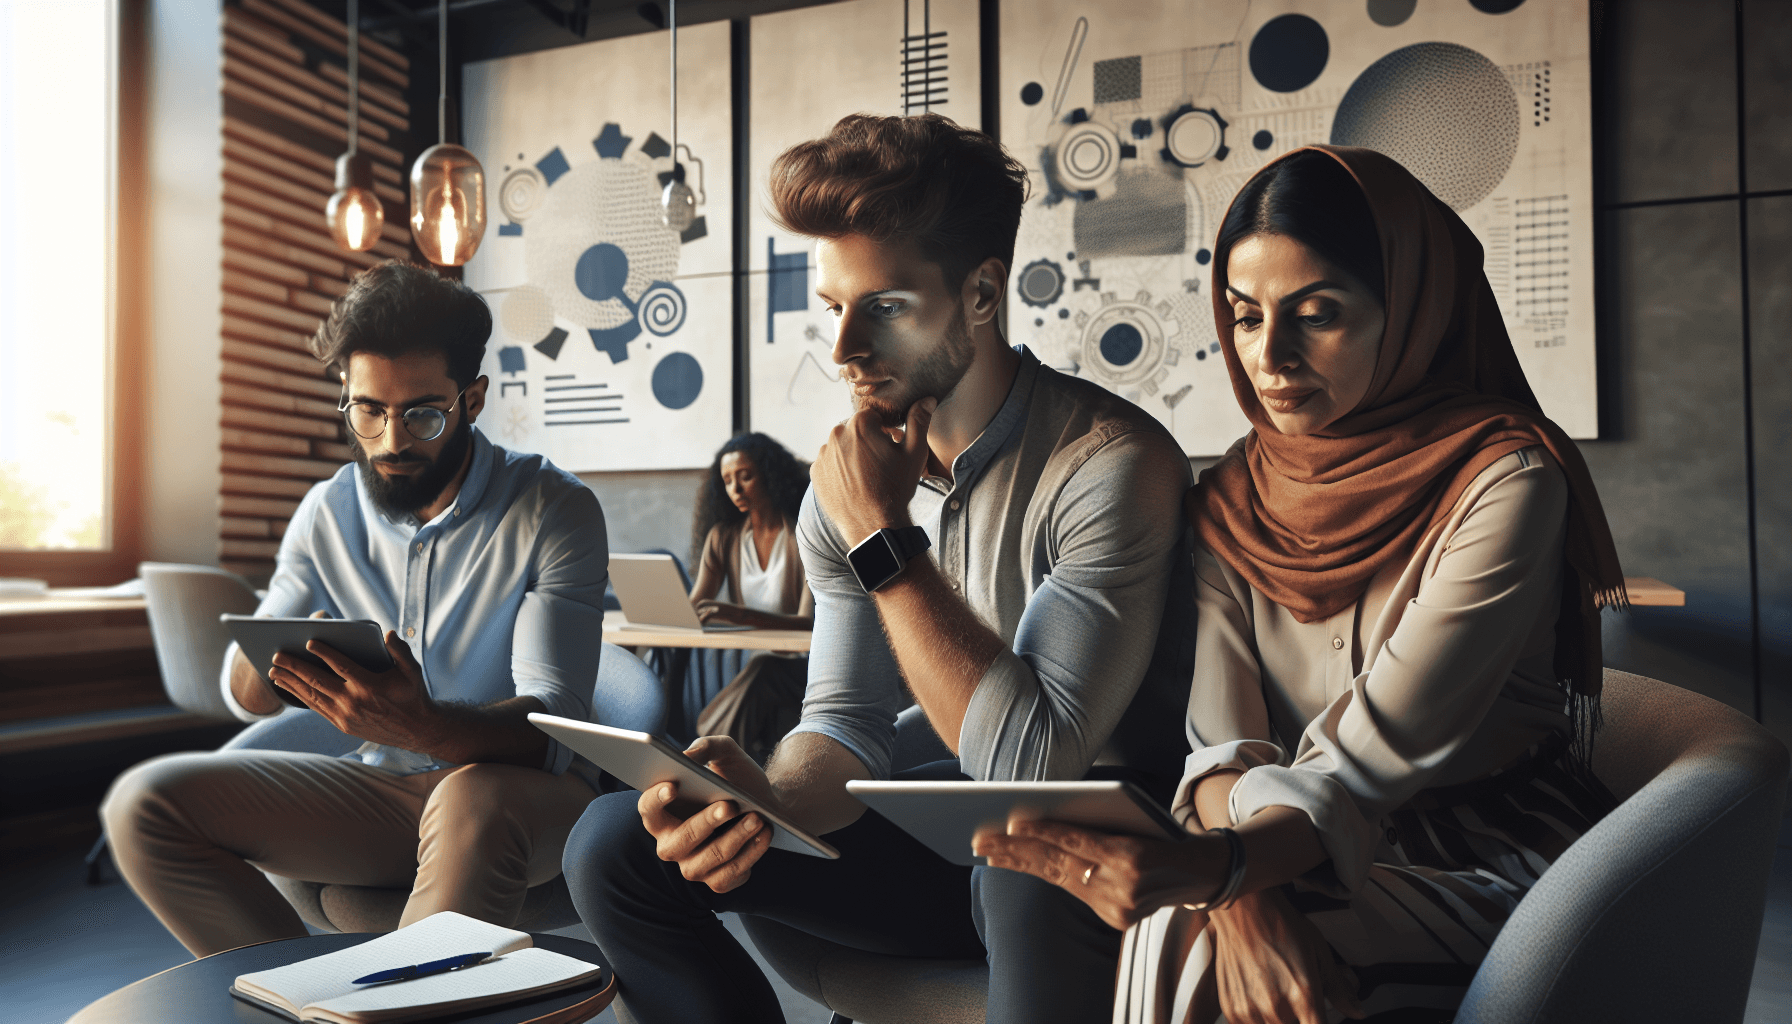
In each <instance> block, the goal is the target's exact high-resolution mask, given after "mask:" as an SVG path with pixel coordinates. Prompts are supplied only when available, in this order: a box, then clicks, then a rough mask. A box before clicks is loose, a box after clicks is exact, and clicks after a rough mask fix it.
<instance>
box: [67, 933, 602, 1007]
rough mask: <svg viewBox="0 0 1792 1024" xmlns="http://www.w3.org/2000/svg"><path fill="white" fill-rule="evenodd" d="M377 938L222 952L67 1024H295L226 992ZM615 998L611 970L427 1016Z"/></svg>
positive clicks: (580, 951)
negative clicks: (255, 974)
mask: <svg viewBox="0 0 1792 1024" xmlns="http://www.w3.org/2000/svg"><path fill="white" fill-rule="evenodd" d="M376 937H377V936H374V935H308V936H306V937H305V938H302V939H283V940H281V941H279V942H263V943H259V944H257V945H253V946H243V947H241V948H239V949H230V950H225V951H224V952H222V953H215V954H213V955H211V956H208V957H203V958H201V959H198V960H194V961H191V962H190V963H184V964H181V965H180V966H179V967H174V968H171V969H169V970H166V971H163V972H162V973H160V974H154V975H151V976H149V977H147V978H144V979H143V980H142V981H139V982H135V983H133V984H130V985H126V986H125V987H124V988H121V989H119V990H118V991H116V992H114V993H112V994H111V995H109V996H106V997H105V998H103V999H100V1000H98V1001H97V1002H94V1003H91V1004H89V1005H88V1006H87V1008H86V1009H84V1010H82V1011H81V1012H80V1013H77V1014H75V1015H74V1016H73V1017H70V1018H69V1020H68V1024H144V1022H147V1021H181V1022H182V1024H214V1022H215V1024H292V1022H291V1021H290V1020H289V1019H287V1018H285V1017H282V1016H280V1015H278V1014H275V1013H270V1012H269V1011H267V1010H264V1009H262V1008H261V1007H259V1006H254V1005H252V1004H250V1003H246V1002H244V1001H242V1000H241V999H238V998H236V997H235V996H233V995H231V994H230V991H229V990H230V986H231V983H233V982H234V981H236V977H237V975H239V974H248V973H250V972H251V971H265V970H268V969H269V968H273V967H284V966H285V965H287V964H291V963H297V962H298V961H300V960H306V959H309V958H311V957H314V956H322V955H323V954H325V953H334V952H335V951H337V950H339V949H346V948H348V947H349V946H354V945H358V944H360V943H363V942H366V941H367V940H368V939H372V938H376ZM535 944H536V945H537V946H539V947H541V948H542V949H549V950H553V951H554V952H556V953H564V954H565V955H567V956H572V957H577V958H579V959H580V960H584V961H587V962H590V963H597V964H601V963H603V957H602V954H600V953H599V952H598V949H597V947H596V946H594V945H592V944H591V943H589V942H583V941H581V940H579V939H569V938H566V937H565V936H561V935H544V934H536V935H535ZM615 994H616V976H615V974H613V973H612V972H611V971H610V969H609V968H608V967H606V968H604V971H603V973H602V974H600V975H598V977H597V978H596V979H595V980H593V981H591V982H587V983H586V984H584V985H580V986H578V987H576V988H571V989H566V990H564V991H561V992H556V993H554V994H552V995H548V996H543V997H541V998H539V999H530V1000H527V1001H524V1002H520V1003H512V1004H510V1005H509V1006H502V1007H496V1008H488V1009H484V1010H475V1011H473V1012H471V1013H463V1014H457V1015H455V1016H452V1017H432V1018H430V1024H447V1022H450V1021H452V1022H453V1024H578V1022H582V1021H588V1020H590V1019H591V1018H593V1017H595V1016H597V1015H598V1014H600V1013H602V1012H603V1011H604V1007H606V1006H608V1005H609V1004H610V999H611V998H612V997H614V996H615Z"/></svg>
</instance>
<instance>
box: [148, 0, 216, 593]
mask: <svg viewBox="0 0 1792 1024" xmlns="http://www.w3.org/2000/svg"><path fill="white" fill-rule="evenodd" d="M219 13H220V12H219V5H218V3H217V2H216V0H152V2H151V3H150V9H149V75H148V79H149V102H148V104H147V106H148V110H149V122H150V123H149V126H148V132H147V137H148V145H149V153H148V160H147V164H148V168H149V177H150V180H149V189H148V195H149V254H150V257H149V258H150V267H149V280H148V294H149V303H148V305H149V310H148V313H149V331H148V337H147V339H146V341H147V345H148V350H149V351H148V358H147V359H146V365H147V377H146V379H145V380H144V382H143V383H144V389H145V394H144V419H145V424H144V427H145V429H144V441H145V444H144V452H145V454H144V467H143V468H144V538H143V539H144V557H145V558H146V559H150V560H155V561H177V562H200V563H208V564H216V562H217V558H218V551H217V548H218V485H219V470H218V442H219V429H218V407H219V385H218V371H219V351H220V347H221V346H220V344H219V341H218V337H219V334H218V332H219V327H220V313H219V296H220V295H221V294H222V287H221V280H220V275H221V270H220V261H221V259H222V247H223V242H222V235H223V229H222V223H223V159H224V158H223V153H222V134H221V129H222V118H223V100H222V97H221V96H220V94H219V92H218V86H219V82H220V79H221V77H222V56H221V49H220V47H221V39H220V36H221V32H222V27H221V21H222V19H221V18H220V17H219Z"/></svg>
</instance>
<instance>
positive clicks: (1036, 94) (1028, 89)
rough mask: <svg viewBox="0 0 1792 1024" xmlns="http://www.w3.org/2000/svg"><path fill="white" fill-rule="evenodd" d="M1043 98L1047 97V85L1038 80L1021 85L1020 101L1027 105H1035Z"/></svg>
mask: <svg viewBox="0 0 1792 1024" xmlns="http://www.w3.org/2000/svg"><path fill="white" fill-rule="evenodd" d="M1042 99H1045V86H1043V85H1040V84H1039V83H1038V82H1028V83H1027V84H1026V85H1023V86H1021V87H1020V101H1021V102H1022V103H1025V104H1026V105H1027V106H1029V107H1030V106H1033V105H1034V104H1036V103H1038V102H1039V101H1040V100H1042Z"/></svg>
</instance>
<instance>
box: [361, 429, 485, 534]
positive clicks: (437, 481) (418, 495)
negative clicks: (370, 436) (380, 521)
mask: <svg viewBox="0 0 1792 1024" xmlns="http://www.w3.org/2000/svg"><path fill="white" fill-rule="evenodd" d="M399 429H403V428H402V427H400V428H399ZM349 434H350V436H351V437H353V434H354V432H353V431H350V432H349ZM472 444H473V427H472V424H470V423H468V422H467V418H466V417H465V416H462V417H461V420H460V425H459V426H458V427H456V428H455V429H454V433H452V434H450V435H449V436H448V443H447V444H445V445H443V446H442V450H441V451H440V452H438V453H437V454H436V457H435V458H434V459H433V460H432V459H427V458H424V457H423V456H421V455H416V454H412V453H410V452H406V453H405V454H403V455H378V456H370V455H368V454H367V449H366V447H365V446H364V445H363V444H362V442H361V439H360V438H358V437H355V438H354V445H355V464H356V465H358V466H360V467H361V482H362V483H364V484H366V485H367V496H368V497H369V498H371V499H373V505H374V507H375V508H377V509H379V510H380V511H381V512H384V513H385V514H386V515H389V516H403V515H410V514H411V513H413V512H415V511H417V510H418V509H420V508H422V507H423V506H425V505H428V504H429V503H430V502H432V501H435V500H436V499H437V498H439V497H441V496H442V491H443V490H445V489H447V487H448V484H449V482H450V481H452V480H453V479H454V477H455V474H457V473H459V472H460V466H461V463H462V462H464V461H466V457H467V449H468V448H470V447H471V446H472ZM376 462H383V463H385V464H387V465H389V466H416V465H421V466H422V467H423V469H422V471H421V472H418V473H416V474H414V475H411V476H391V477H389V476H386V475H385V474H384V473H381V472H380V471H379V470H377V469H375V468H374V463H376Z"/></svg>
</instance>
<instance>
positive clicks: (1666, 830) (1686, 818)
mask: <svg viewBox="0 0 1792 1024" xmlns="http://www.w3.org/2000/svg"><path fill="white" fill-rule="evenodd" d="M1605 679H1606V684H1605V699H1604V713H1605V728H1604V729H1603V730H1602V731H1601V732H1600V734H1599V740H1598V743H1597V744H1596V746H1595V755H1594V756H1595V770H1596V771H1597V772H1598V774H1599V777H1600V778H1601V779H1602V780H1603V781H1604V782H1605V783H1606V785H1608V786H1609V787H1611V789H1612V791H1613V793H1614V794H1616V795H1617V796H1618V798H1619V799H1621V800H1622V801H1623V804H1622V806H1620V807H1619V808H1618V809H1617V810H1615V811H1613V812H1612V813H1611V814H1610V815H1608V816H1607V817H1606V818H1605V820H1603V821H1601V822H1600V823H1599V824H1598V825H1597V826H1595V827H1594V828H1593V830H1592V831H1590V832H1588V833H1587V834H1586V835H1585V836H1582V837H1581V839H1580V840H1579V841H1578V842H1576V843H1575V844H1574V845H1573V846H1572V847H1570V848H1569V850H1568V852H1567V853H1565V854H1564V855H1563V856H1562V857H1561V859H1560V860H1558V861H1557V862H1556V863H1555V864H1554V865H1553V866H1552V867H1551V868H1550V869H1549V871H1547V872H1545V874H1544V876H1543V879H1542V881H1541V882H1539V883H1538V885H1537V887H1536V888H1535V889H1532V890H1531V892H1530V894H1529V895H1528V896H1526V897H1525V899H1524V901H1523V902H1522V903H1521V904H1520V905H1519V908H1518V911H1517V913H1515V914H1514V915H1513V917H1512V920H1511V921H1510V922H1508V923H1507V925H1506V927H1505V929H1504V930H1503V931H1502V932H1501V933H1500V937H1499V939H1498V940H1497V941H1496V942H1495V943H1494V945H1493V949H1492V950H1491V951H1489V953H1488V955H1487V959H1486V961H1485V962H1484V963H1483V964H1482V965H1481V969H1480V971H1479V972H1478V973H1477V974H1476V976H1475V980H1474V983H1473V986H1472V987H1471V988H1470V989H1469V992H1468V995H1467V997H1466V999H1465V1000H1464V1001H1463V1004H1462V1007H1461V1009H1460V1011H1459V1012H1458V1013H1457V1015H1456V1021H1457V1022H1458V1024H1516V1022H1525V1024H1557V1022H1560V1024H1569V1022H1575V1024H1579V1022H1584V1021H1604V1020H1611V1021H1625V1022H1626V1024H1653V1022H1658V1021H1659V1022H1662V1024H1668V1022H1674V1024H1680V1022H1684V1021H1690V1020H1697V1021H1740V1020H1741V1019H1742V1014H1743V1008H1744V1006H1745V1005H1746V1003H1747V1002H1748V988H1749V978H1750V975H1751V974H1752V973H1753V970H1754V963H1755V946H1756V943H1757V942H1758V941H1759V938H1760V933H1761V920H1762V915H1763V912H1764V910H1765V907H1766V889H1767V876H1768V871H1769V868H1770V866H1771V863H1772V857H1773V849H1774V842H1775V835H1776V834H1777V831H1778V828H1779V822H1780V817H1781V815H1782V814H1783V813H1784V808H1785V798H1786V781H1787V780H1786V774H1787V768H1788V757H1787V752H1786V747H1785V746H1784V745H1783V744H1781V743H1780V742H1779V741H1778V740H1776V739H1774V738H1773V736H1771V735H1770V734H1769V733H1768V732H1767V731H1766V730H1765V729H1762V728H1761V727H1760V726H1759V725H1757V724H1755V723H1754V722H1752V721H1750V720H1749V719H1748V718H1746V717H1745V716H1743V715H1741V714H1739V713H1737V712H1736V711H1734V710H1732V709H1731V708H1729V707H1728V706H1726V705H1724V704H1721V703H1719V702H1717V701H1714V700H1711V699H1709V698H1706V697H1701V696H1699V695H1698V694H1695V693H1691V692H1688V691H1686V690H1682V689H1680V688H1679V687H1676V686H1670V685H1668V684H1667V683H1663V682H1660V681H1658V680H1654V679H1649V678H1646V677H1644V676H1637V675H1631V674H1630V673H1627V672H1617V671H1613V670H1609V669H1608V670H1607V671H1606V674H1605ZM918 714H919V709H918V708H916V709H911V710H910V712H905V715H904V718H905V719H906V720H905V721H901V722H899V732H898V747H899V750H902V749H904V746H905V743H907V744H908V746H907V750H909V751H918V752H919V753H913V752H911V753H908V754H907V755H906V756H908V757H909V758H911V759H910V760H907V761H904V762H903V763H902V767H909V766H912V765H914V764H919V763H923V762H924V761H926V760H931V759H932V757H931V756H929V754H928V752H925V751H923V750H922V747H921V745H920V744H919V743H917V742H915V740H916V736H917V735H924V736H925V738H926V739H928V740H932V742H933V743H935V744H937V743H938V740H937V739H934V738H933V737H932V731H931V730H928V729H926V725H927V723H926V720H925V719H921V720H920V722H919V723H918V727H917V724H916V723H915V722H914V721H913V717H914V716H917V715H918ZM921 730H925V733H924V734H923V733H921ZM939 751H943V747H941V748H938V751H936V752H939ZM902 756H904V755H903V754H901V753H899V757H902ZM940 756H946V755H944V754H943V753H941V755H940ZM915 757H919V758H920V760H913V759H912V758H915ZM743 921H744V922H745V924H746V926H747V931H748V933H749V934H750V935H751V936H752V938H753V942H754V944H755V945H756V946H758V947H759V951H760V953H761V954H763V955H764V956H765V958H766V960H767V961H768V962H769V963H770V964H771V965H772V967H773V968H774V969H776V970H777V972H778V973H779V974H780V975H782V976H783V978H784V980H785V981H786V982H788V983H789V984H790V985H791V987H792V988H795V989H796V990H797V991H799V992H802V993H803V994H804V995H807V996H808V997H809V998H811V999H814V1000H815V1001H816V1002H819V1003H821V1004H822V1005H824V1006H826V1007H828V1008H829V1009H831V1010H833V1011H834V1021H835V1024H841V1022H844V1021H852V1020H856V1021H863V1022H868V1024H894V1022H903V1024H973V1022H980V1021H982V1020H983V1017H984V1006H985V999H986V996H987V991H988V971H987V968H986V966H985V965H984V964H983V963H981V962H977V961H953V960H913V959H905V958H901V957H891V956H882V955H879V954H874V953H865V952H861V951H859V950H855V949H849V948H847V947H845V946H840V945H837V944H835V943H832V942H828V941H826V940H823V939H817V938H815V937H813V936H810V935H807V934H805V933H803V932H799V931H797V930H795V929H793V928H789V927H786V926H784V925H780V924H777V923H775V922H771V921H766V920H764V919H760V918H750V917H749V918H743Z"/></svg>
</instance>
